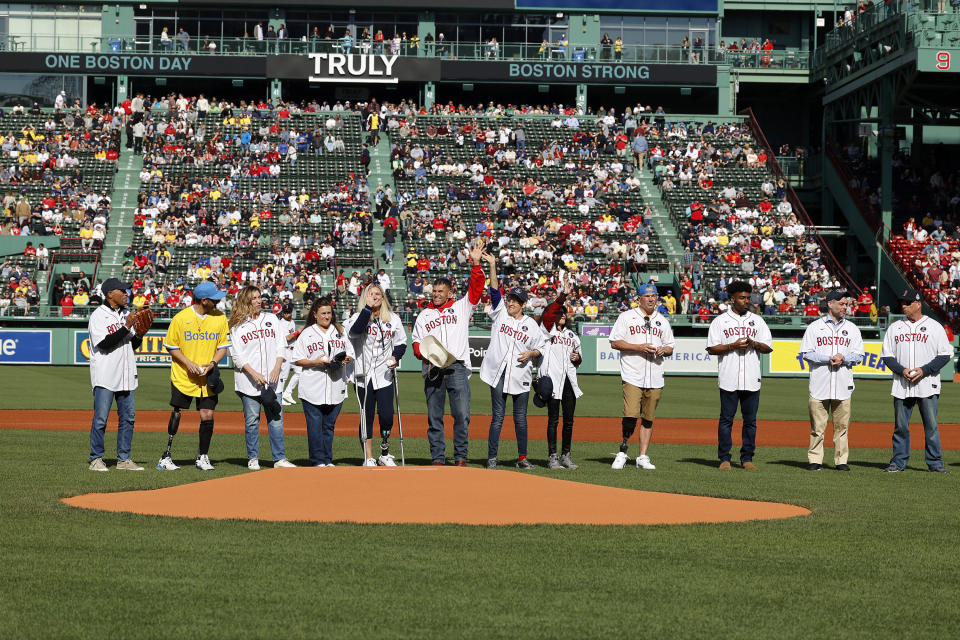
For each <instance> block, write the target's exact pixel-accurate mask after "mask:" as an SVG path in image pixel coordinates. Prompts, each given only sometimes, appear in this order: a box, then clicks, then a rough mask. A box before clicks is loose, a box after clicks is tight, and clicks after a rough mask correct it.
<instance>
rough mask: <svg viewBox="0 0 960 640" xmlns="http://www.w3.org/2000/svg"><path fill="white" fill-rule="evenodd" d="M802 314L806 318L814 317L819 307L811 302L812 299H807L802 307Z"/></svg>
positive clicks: (818, 312) (816, 315) (817, 314)
mask: <svg viewBox="0 0 960 640" xmlns="http://www.w3.org/2000/svg"><path fill="white" fill-rule="evenodd" d="M803 315H804V316H806V317H808V318H816V317H818V316H819V315H820V307H818V306H817V305H815V304H814V303H813V300H807V304H806V306H804V307H803Z"/></svg>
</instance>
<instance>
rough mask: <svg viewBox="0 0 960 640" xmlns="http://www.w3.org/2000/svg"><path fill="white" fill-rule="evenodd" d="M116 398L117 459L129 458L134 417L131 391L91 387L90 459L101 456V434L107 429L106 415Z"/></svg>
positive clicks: (108, 413)
mask: <svg viewBox="0 0 960 640" xmlns="http://www.w3.org/2000/svg"><path fill="white" fill-rule="evenodd" d="M114 398H116V400H117V418H118V419H119V425H118V426H117V459H118V460H129V459H130V443H131V442H133V421H134V420H135V419H136V412H135V410H134V392H133V391H110V390H109V389H104V388H103V387H94V389H93V424H91V425H90V459H91V460H96V459H97V458H102V457H103V435H104V433H106V431H107V416H109V415H110V407H112V406H113V400H114Z"/></svg>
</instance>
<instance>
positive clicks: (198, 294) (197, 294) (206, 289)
mask: <svg viewBox="0 0 960 640" xmlns="http://www.w3.org/2000/svg"><path fill="white" fill-rule="evenodd" d="M225 295H227V294H226V292H224V291H221V290H220V289H218V288H217V285H215V284H213V283H212V282H209V281H208V282H201V283H200V284H198V285H197V286H196V287H194V288H193V297H194V299H196V300H201V299H203V298H210V299H211V300H222V299H223V296H225Z"/></svg>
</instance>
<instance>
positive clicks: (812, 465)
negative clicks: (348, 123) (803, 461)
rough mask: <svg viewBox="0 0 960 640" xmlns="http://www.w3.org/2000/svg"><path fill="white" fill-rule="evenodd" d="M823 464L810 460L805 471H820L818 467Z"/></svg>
mask: <svg viewBox="0 0 960 640" xmlns="http://www.w3.org/2000/svg"><path fill="white" fill-rule="evenodd" d="M822 466H823V465H820V464H817V463H816V462H811V463H810V464H808V465H807V471H820V467H822Z"/></svg>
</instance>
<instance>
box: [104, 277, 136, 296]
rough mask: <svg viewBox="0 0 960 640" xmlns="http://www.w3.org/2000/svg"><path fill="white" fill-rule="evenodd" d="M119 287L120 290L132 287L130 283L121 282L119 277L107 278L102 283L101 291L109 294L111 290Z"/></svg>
mask: <svg viewBox="0 0 960 640" xmlns="http://www.w3.org/2000/svg"><path fill="white" fill-rule="evenodd" d="M116 289H119V290H120V291H127V290H128V289H130V285H129V284H127V283H126V282H120V280H118V279H117V278H107V279H106V280H105V281H104V282H103V284H102V285H100V293H102V294H103V295H107V294H108V293H110V292H111V291H114V290H116Z"/></svg>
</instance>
